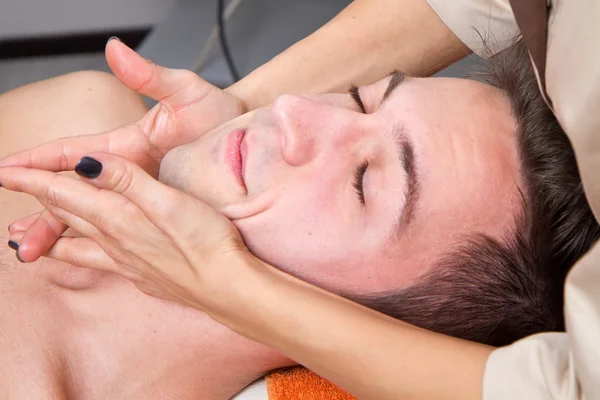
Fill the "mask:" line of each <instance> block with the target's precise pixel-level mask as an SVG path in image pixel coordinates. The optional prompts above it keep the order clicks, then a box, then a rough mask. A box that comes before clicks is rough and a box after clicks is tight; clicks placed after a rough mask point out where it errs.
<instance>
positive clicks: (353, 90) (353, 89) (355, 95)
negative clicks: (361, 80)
mask: <svg viewBox="0 0 600 400" xmlns="http://www.w3.org/2000/svg"><path fill="white" fill-rule="evenodd" d="M348 93H350V97H352V100H354V102H355V103H356V105H357V106H358V107H359V108H360V110H361V111H362V112H363V114H366V113H367V109H366V108H365V105H364V104H363V102H362V99H361V98H360V93H359V92H358V86H356V85H352V86H350V89H348Z"/></svg>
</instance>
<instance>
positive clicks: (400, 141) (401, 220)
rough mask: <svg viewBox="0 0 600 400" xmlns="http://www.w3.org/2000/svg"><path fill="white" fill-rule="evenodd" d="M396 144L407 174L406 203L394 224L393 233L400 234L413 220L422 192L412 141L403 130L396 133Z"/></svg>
mask: <svg viewBox="0 0 600 400" xmlns="http://www.w3.org/2000/svg"><path fill="white" fill-rule="evenodd" d="M394 142H395V143H396V148H397V149H398V155H399V158H400V162H401V163H402V168H403V169H404V172H405V173H406V182H407V184H406V189H405V199H406V200H405V201H404V205H403V206H402V208H401V210H400V212H399V213H398V217H397V218H396V221H395V222H394V228H393V230H392V232H393V233H395V234H399V233H400V232H401V231H402V230H405V229H406V227H407V226H408V225H409V224H410V222H411V221H412V220H413V218H414V215H415V210H416V208H417V204H418V202H419V198H420V194H421V190H420V184H419V179H418V170H417V162H416V159H415V149H414V146H413V143H412V141H411V140H410V139H409V138H408V137H407V136H406V135H404V134H403V132H402V130H401V129H397V130H396V131H395V132H394Z"/></svg>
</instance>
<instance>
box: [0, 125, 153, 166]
mask: <svg viewBox="0 0 600 400" xmlns="http://www.w3.org/2000/svg"><path fill="white" fill-rule="evenodd" d="M147 146H148V142H147V139H146V137H145V136H144V135H143V133H142V132H141V131H140V130H139V127H138V126H137V125H136V124H130V125H126V126H124V127H122V128H118V129H115V130H113V131H110V132H106V133H100V134H96V135H84V136H76V137H70V138H64V139H59V140H56V141H53V142H50V143H46V144H43V145H41V146H38V147H35V148H33V149H29V150H25V151H22V152H20V153H16V154H13V155H11V156H8V157H6V158H4V159H3V160H1V161H0V167H6V166H20V167H25V168H36V169H43V170H46V171H53V172H59V171H70V170H73V168H75V164H77V161H79V160H80V159H81V157H83V156H84V155H85V154H87V153H90V152H95V151H105V152H111V153H116V154H121V155H124V156H127V157H128V158H129V159H131V160H132V161H135V162H141V161H142V160H144V159H145V158H146V157H147V156H146V150H147Z"/></svg>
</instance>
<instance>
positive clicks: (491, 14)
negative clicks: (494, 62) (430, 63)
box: [427, 0, 520, 58]
mask: <svg viewBox="0 0 600 400" xmlns="http://www.w3.org/2000/svg"><path fill="white" fill-rule="evenodd" d="M427 2H428V3H429V5H430V6H431V8H433V10H434V11H435V12H436V14H437V15H438V16H439V17H440V18H441V19H442V21H444V23H445V24H446V26H448V28H450V30H451V31H452V32H454V34H455V35H456V36H457V37H458V38H459V39H460V40H461V41H462V42H463V43H464V44H465V45H466V46H468V47H469V48H470V49H471V50H473V52H474V53H476V54H478V55H479V56H481V57H484V58H487V57H490V56H492V55H494V54H496V53H498V52H500V51H502V50H504V49H505V48H507V47H508V46H509V45H510V44H511V43H512V42H513V40H514V38H515V37H517V36H518V35H519V34H520V32H519V28H518V27H517V22H516V21H515V18H514V16H513V12H512V9H511V8H510V4H509V0H427Z"/></svg>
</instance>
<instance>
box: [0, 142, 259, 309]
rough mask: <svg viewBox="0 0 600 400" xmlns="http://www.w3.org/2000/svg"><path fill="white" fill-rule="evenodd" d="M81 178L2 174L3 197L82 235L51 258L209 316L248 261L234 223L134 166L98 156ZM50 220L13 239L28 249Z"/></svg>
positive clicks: (86, 163)
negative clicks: (17, 196) (117, 277)
mask: <svg viewBox="0 0 600 400" xmlns="http://www.w3.org/2000/svg"><path fill="white" fill-rule="evenodd" d="M75 171H76V172H77V173H78V174H79V175H80V176H81V177H83V178H84V179H81V180H77V179H73V178H70V177H67V176H64V175H59V174H55V173H52V172H48V171H41V170H35V169H28V168H21V167H5V168H0V182H2V185H3V186H4V188H5V189H4V190H12V191H17V192H23V193H27V194H30V195H32V196H35V197H36V198H37V199H38V200H39V201H40V202H41V203H42V204H43V205H44V206H45V207H46V208H47V210H48V211H47V212H48V213H49V214H48V215H50V216H51V217H52V218H53V220H56V221H57V223H60V224H64V225H67V226H69V227H72V228H73V229H75V230H76V231H78V232H80V233H81V234H82V235H83V237H77V238H73V237H59V238H58V239H57V240H56V242H55V244H54V245H53V246H52V247H51V248H50V249H49V250H48V251H47V252H46V257H49V258H52V259H56V260H59V261H64V262H68V263H71V264H73V265H76V266H80V267H86V268H94V269H99V270H104V271H110V272H115V273H118V274H121V275H122V276H124V277H125V278H127V279H130V280H131V281H132V282H133V283H135V284H136V285H137V286H138V288H140V289H141V290H142V291H144V292H145V293H147V294H149V295H152V296H155V297H161V298H165V299H169V300H174V301H177V302H180V303H183V304H186V305H190V306H194V307H196V308H200V309H205V308H206V302H205V299H212V298H214V297H215V296H214V295H215V291H218V290H219V287H223V286H224V285H226V282H227V281H228V276H230V275H228V274H231V271H229V270H228V268H230V267H231V266H233V265H239V263H236V262H235V260H236V259H239V257H247V256H248V251H247V249H246V247H245V245H244V243H243V241H242V238H241V236H240V235H239V233H238V231H237V229H236V228H235V227H234V225H233V224H232V223H231V222H230V221H229V220H228V219H227V218H225V217H224V216H222V215H221V214H219V213H218V212H217V211H216V210H214V209H212V208H210V207H208V206H207V205H205V204H203V203H201V202H199V201H198V200H197V199H195V198H193V197H190V196H188V195H186V194H184V193H182V192H179V191H177V190H175V189H173V188H171V187H168V186H165V185H163V184H162V183H160V182H158V181H156V180H155V179H154V178H152V177H151V176H149V175H148V174H147V173H146V172H145V171H144V170H143V169H142V168H140V167H139V166H137V165H136V164H135V163H132V162H130V161H128V160H126V159H124V158H122V157H119V156H115V155H112V154H108V153H93V154H90V156H89V157H84V158H82V159H81V160H80V161H79V163H78V164H77V166H76V167H75ZM44 215H45V214H44V213H42V214H40V215H39V216H36V215H34V216H30V217H28V218H26V219H24V220H21V221H18V222H17V223H15V224H13V225H12V226H11V230H12V232H11V240H14V241H15V242H16V243H19V242H21V243H23V241H24V240H25V238H26V237H27V235H28V234H29V232H30V231H29V230H27V229H31V227H33V226H34V225H36V224H46V221H44V220H43V217H44ZM47 229H51V228H50V227H48V228H47ZM38 231H39V230H38V229H36V232H38ZM23 251H25V250H24V249H23V248H20V249H19V256H20V257H25V259H23V258H22V259H23V261H27V256H26V255H25V254H27V253H26V252H25V253H23ZM205 311H209V310H206V309H205Z"/></svg>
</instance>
